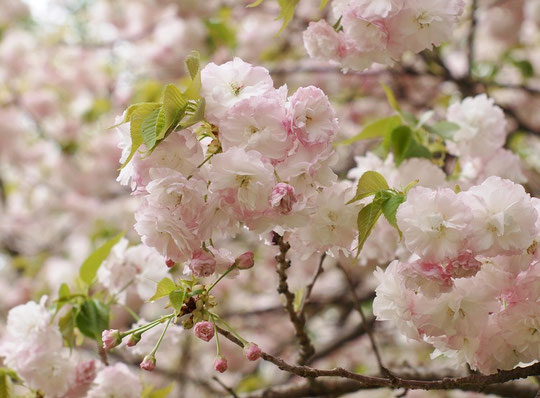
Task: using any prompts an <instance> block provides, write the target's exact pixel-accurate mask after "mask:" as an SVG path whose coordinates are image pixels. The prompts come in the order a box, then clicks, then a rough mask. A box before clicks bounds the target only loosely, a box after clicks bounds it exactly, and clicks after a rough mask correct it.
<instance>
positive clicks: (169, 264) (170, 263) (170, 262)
mask: <svg viewBox="0 0 540 398" xmlns="http://www.w3.org/2000/svg"><path fill="white" fill-rule="evenodd" d="M175 264H176V262H175V261H174V260H173V259H172V258H168V259H167V260H165V265H166V266H167V267H169V268H172V267H174V265H175Z"/></svg>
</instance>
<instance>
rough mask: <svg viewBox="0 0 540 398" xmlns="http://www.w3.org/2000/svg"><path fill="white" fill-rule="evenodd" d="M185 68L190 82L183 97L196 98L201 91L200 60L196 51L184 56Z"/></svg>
mask: <svg viewBox="0 0 540 398" xmlns="http://www.w3.org/2000/svg"><path fill="white" fill-rule="evenodd" d="M186 69H187V70H188V72H189V76H190V77H191V83H190V85H189V86H188V88H187V89H186V91H184V97H186V98H187V99H188V100H197V99H198V98H199V95H200V94H199V92H200V91H201V61H200V55H199V53H198V52H197V51H193V52H192V53H191V54H190V55H189V56H188V57H187V58H186Z"/></svg>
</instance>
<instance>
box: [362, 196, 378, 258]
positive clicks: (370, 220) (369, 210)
mask: <svg viewBox="0 0 540 398" xmlns="http://www.w3.org/2000/svg"><path fill="white" fill-rule="evenodd" d="M381 214H382V203H381V201H379V200H374V201H373V202H371V203H370V204H368V205H367V206H364V207H363V208H362V210H360V212H359V213H358V219H357V225H358V249H357V250H358V254H360V251H361V250H362V247H363V246H364V243H365V242H366V239H367V238H368V236H369V234H370V233H371V231H372V230H373V227H374V226H375V224H376V223H377V220H378V219H379V217H380V216H381Z"/></svg>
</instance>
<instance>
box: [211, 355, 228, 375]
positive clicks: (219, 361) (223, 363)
mask: <svg viewBox="0 0 540 398" xmlns="http://www.w3.org/2000/svg"><path fill="white" fill-rule="evenodd" d="M214 369H215V370H217V371H218V372H219V373H223V372H225V371H226V370H227V359H225V358H223V357H222V356H219V357H217V358H216V361H215V362H214Z"/></svg>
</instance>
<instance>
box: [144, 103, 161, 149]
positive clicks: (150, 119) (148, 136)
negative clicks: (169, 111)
mask: <svg viewBox="0 0 540 398" xmlns="http://www.w3.org/2000/svg"><path fill="white" fill-rule="evenodd" d="M164 127H165V112H164V110H163V108H156V109H154V110H153V111H152V113H151V114H149V115H148V116H147V117H146V119H144V121H143V123H142V124H141V135H142V138H143V141H144V144H145V145H146V148H147V149H149V150H150V149H152V148H154V146H155V145H156V140H157V138H158V136H160V135H161V133H162V131H163V128H164Z"/></svg>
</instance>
